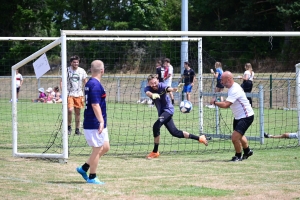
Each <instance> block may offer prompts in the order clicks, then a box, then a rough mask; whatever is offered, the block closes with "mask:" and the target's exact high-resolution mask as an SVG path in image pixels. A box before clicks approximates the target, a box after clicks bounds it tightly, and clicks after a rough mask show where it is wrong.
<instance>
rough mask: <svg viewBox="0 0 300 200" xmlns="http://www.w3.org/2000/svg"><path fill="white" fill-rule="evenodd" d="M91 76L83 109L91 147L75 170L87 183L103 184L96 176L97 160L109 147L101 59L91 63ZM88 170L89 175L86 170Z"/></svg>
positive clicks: (85, 127)
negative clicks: (90, 151)
mask: <svg viewBox="0 0 300 200" xmlns="http://www.w3.org/2000/svg"><path fill="white" fill-rule="evenodd" d="M91 73H92V76H91V78H90V79H89V80H88V82H87V83H86V85H85V89H84V91H85V110H84V120H83V130H84V136H85V139H86V142H87V143H88V145H89V146H91V147H92V153H91V155H90V157H89V159H88V160H87V162H86V163H84V164H83V165H82V166H81V167H77V168H76V170H77V172H78V173H79V174H81V176H82V177H83V179H84V180H86V182H87V183H92V184H104V183H103V182H101V181H100V180H99V179H98V177H97V176H96V170H97V166H98V162H99V159H100V157H101V156H103V155H104V154H105V153H106V152H108V150H109V149H110V145H109V137H108V131H107V127H106V125H107V114H106V102H105V98H106V92H105V90H104V88H103V86H102V84H101V77H102V75H103V74H104V64H103V62H102V61H101V60H94V61H93V62H92V63H91ZM88 170H90V174H89V176H87V171H88Z"/></svg>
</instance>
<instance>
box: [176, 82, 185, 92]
mask: <svg viewBox="0 0 300 200" xmlns="http://www.w3.org/2000/svg"><path fill="white" fill-rule="evenodd" d="M183 86H184V83H179V85H178V86H177V92H181V91H182V89H183Z"/></svg>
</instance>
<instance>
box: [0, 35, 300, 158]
mask: <svg viewBox="0 0 300 200" xmlns="http://www.w3.org/2000/svg"><path fill="white" fill-rule="evenodd" d="M61 33H62V35H61V37H60V38H55V39H52V40H55V41H54V42H52V43H50V44H48V45H45V47H43V46H42V45H41V44H40V43H41V41H34V42H33V41H29V40H23V41H21V42H20V41H18V42H15V43H9V44H6V45H8V46H9V45H12V46H16V45H17V46H20V43H22V46H23V45H25V44H26V45H27V46H28V49H26V53H22V56H23V58H22V59H20V58H21V57H22V56H15V58H14V59H12V58H11V57H12V56H10V58H11V59H12V61H11V62H12V63H17V64H15V65H13V67H12V73H11V76H9V77H7V76H1V79H2V80H3V81H2V83H3V84H6V85H7V87H4V88H3V89H2V90H3V91H2V94H3V96H2V97H1V101H2V103H1V109H2V110H3V111H4V112H3V113H4V114H3V115H2V116H1V117H2V119H3V120H1V123H2V127H4V129H3V134H5V133H6V134H7V133H10V132H11V130H10V129H11V126H8V124H10V122H9V121H8V119H9V118H11V117H9V116H8V114H9V113H11V112H10V111H9V110H8V109H10V108H12V121H13V123H12V133H13V134H12V135H13V138H11V139H12V141H13V152H14V156H20V157H43V158H57V159H62V160H66V159H67V158H68V157H69V156H70V155H87V154H89V153H90V148H89V147H88V145H87V144H86V142H85V139H84V136H82V135H81V136H76V135H74V134H72V135H70V136H68V135H67V121H66V120H67V107H66V106H67V100H66V98H67V95H63V103H62V104H38V103H32V102H31V99H32V97H33V96H36V95H37V93H38V89H39V88H41V87H43V88H44V89H45V90H46V89H47V88H48V87H52V88H53V87H54V86H57V85H58V84H60V80H61V79H62V81H63V84H62V86H63V87H62V94H67V91H66V84H65V83H66V81H67V77H66V68H67V66H68V65H69V58H70V57H71V56H73V55H78V56H79V57H80V58H81V63H80V67H82V68H84V69H85V70H86V71H87V73H88V75H90V72H89V69H90V63H91V62H92V61H93V60H95V59H100V60H102V61H103V62H104V64H105V76H104V77H103V79H102V82H103V85H104V87H105V89H106V92H107V113H108V130H109V136H110V144H111V150H110V152H109V154H112V155H127V154H135V155H146V154H147V153H149V151H151V149H152V147H153V136H152V125H153V123H154V122H155V121H156V119H157V112H156V109H155V108H154V107H153V106H152V104H151V102H150V101H148V100H146V101H144V100H145V95H144V93H143V88H144V87H145V85H146V82H145V80H146V78H147V76H148V75H149V74H153V73H155V72H156V67H155V64H156V62H157V61H159V60H163V59H164V58H169V59H170V60H171V65H172V66H173V67H174V76H173V82H174V86H176V85H177V84H178V83H179V79H180V77H181V73H182V70H183V62H185V61H189V63H190V64H191V68H193V69H194V70H195V72H196V78H197V80H196V83H195V85H194V86H193V89H192V93H191V102H192V104H193V110H192V111H191V112H190V113H188V114H183V113H180V111H179V108H178V105H179V103H180V101H181V100H183V99H184V98H186V97H185V94H182V93H180V94H178V93H177V94H175V114H174V116H173V119H174V121H175V124H176V126H177V127H178V128H179V129H181V130H186V131H188V132H190V133H193V134H198V135H200V134H206V135H207V136H210V138H211V140H209V146H207V147H204V146H203V145H199V144H198V143H196V142H194V141H191V140H184V139H177V138H174V137H172V136H171V135H170V134H169V133H168V131H167V130H166V129H164V128H162V129H161V145H160V152H161V153H166V154H173V153H184V152H185V153H206V152H219V151H228V150H230V149H233V146H232V144H231V139H230V136H231V132H232V121H233V116H232V113H231V110H230V109H219V108H209V107H206V105H208V104H209V101H210V99H211V97H212V96H216V95H222V96H224V98H226V89H225V90H224V91H223V93H221V94H216V93H215V92H214V88H215V85H216V80H215V79H214V78H213V77H212V75H211V74H210V69H214V63H215V62H216V61H220V62H221V63H222V65H223V70H224V71H225V70H229V71H231V72H232V73H233V74H234V76H235V80H236V82H238V83H242V82H241V79H240V78H238V77H239V76H242V75H243V73H244V71H245V68H244V65H245V63H251V64H252V66H253V70H254V72H255V79H254V86H253V89H252V92H251V93H248V94H247V95H248V96H249V97H252V100H253V108H254V111H255V121H254V123H253V124H252V126H251V127H250V128H249V129H248V131H247V133H246V136H247V137H248V139H249V143H250V146H251V147H252V148H254V149H265V148H282V147H285V148H287V147H297V146H298V145H299V140H293V139H290V140H286V139H279V140H278V139H264V137H263V133H264V132H268V133H270V134H272V135H276V134H281V133H284V132H298V130H299V124H300V123H299V121H300V120H299V110H300V109H299V103H297V102H299V100H300V99H299V80H298V79H299V77H298V75H299V73H298V71H296V70H295V65H296V64H297V63H299V58H298V54H297V52H293V51H292V50H290V49H288V48H286V46H284V45H282V43H287V44H289V45H290V46H295V45H297V44H300V43H299V42H300V40H299V36H300V33H297V32H165V31H150V32H149V31H148V32H144V31H67V30H64V31H61ZM216 37H217V38H218V39H217V40H212V38H216ZM233 41H239V44H240V46H236V43H235V42H233ZM44 42H45V41H43V44H45V43H44ZM261 43H267V44H268V46H267V48H266V47H261V46H260V44H261ZM37 44H39V45H37ZM183 44H184V45H186V44H188V45H187V46H185V48H182V47H183V46H184V45H183ZM254 44H256V45H254ZM34 46H38V47H40V50H38V49H37V48H38V47H37V48H36V49H35V50H33V49H31V48H32V47H34ZM249 46H250V47H251V48H250V47H249ZM10 49H13V48H10ZM283 49H284V51H283ZM19 51H20V52H22V51H24V48H23V49H22V48H19ZM260 51H261V52H262V53H259V52H260ZM34 52H36V53H34ZM43 53H46V55H47V57H48V59H49V62H50V65H54V64H56V68H57V70H56V71H55V70H53V72H51V71H49V73H47V74H46V75H44V76H43V77H41V78H40V79H39V80H36V79H35V77H34V74H33V73H32V71H30V70H29V69H32V62H33V61H35V60H36V59H37V58H38V57H39V56H40V55H42V54H43ZM257 54H258V55H257ZM24 55H26V56H24ZM28 55H29V56H28ZM278 55H281V57H278ZM24 58H25V59H24ZM17 59H19V60H17ZM20 60H22V61H20ZM19 61H20V62H19ZM57 61H59V64H57ZM297 66H299V65H297ZM16 69H19V71H20V73H23V75H24V83H23V86H22V88H21V91H20V94H19V99H18V102H16V94H15V92H14V90H12V89H11V88H14V87H11V85H13V86H14V85H15V82H14V79H15V78H14V74H15V71H14V70H16ZM296 69H298V67H296ZM3 74H5V73H3ZM7 80H9V81H10V82H7ZM8 91H9V92H8ZM11 97H12V103H9V99H10V98H11ZM10 106H11V107H10ZM5 113H6V114H5ZM81 114H82V115H81V121H83V110H82V111H81ZM5 116H6V117H5ZM73 118H74V117H73ZM81 131H82V130H81ZM298 133H299V132H298ZM9 139H10V138H9V137H8V139H5V140H2V142H1V143H0V145H1V146H3V147H6V146H8V144H9V142H8V141H9Z"/></svg>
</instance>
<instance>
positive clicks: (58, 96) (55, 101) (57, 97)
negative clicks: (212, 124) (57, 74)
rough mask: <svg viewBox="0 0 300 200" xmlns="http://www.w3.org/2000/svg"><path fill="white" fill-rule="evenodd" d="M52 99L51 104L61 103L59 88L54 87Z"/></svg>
mask: <svg viewBox="0 0 300 200" xmlns="http://www.w3.org/2000/svg"><path fill="white" fill-rule="evenodd" d="M54 93H55V94H54V98H53V99H52V102H53V103H62V98H61V94H60V92H59V87H58V86H56V87H55V88H54Z"/></svg>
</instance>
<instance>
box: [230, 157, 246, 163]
mask: <svg viewBox="0 0 300 200" xmlns="http://www.w3.org/2000/svg"><path fill="white" fill-rule="evenodd" d="M242 160H243V159H242V158H239V157H237V156H233V157H232V159H231V161H232V162H237V161H242Z"/></svg>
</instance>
